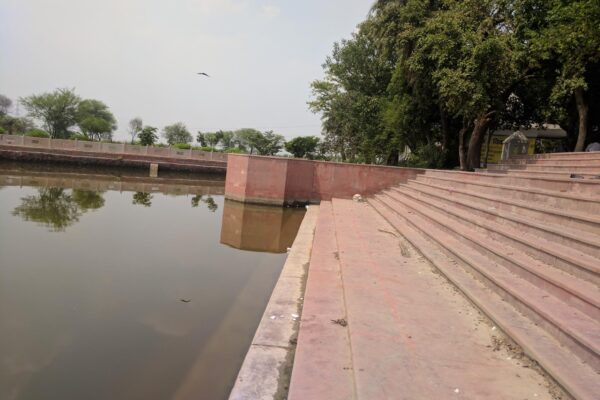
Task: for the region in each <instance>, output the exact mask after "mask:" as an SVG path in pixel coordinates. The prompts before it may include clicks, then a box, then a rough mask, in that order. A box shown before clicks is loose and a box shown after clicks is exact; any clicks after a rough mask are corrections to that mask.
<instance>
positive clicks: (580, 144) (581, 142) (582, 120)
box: [575, 88, 589, 151]
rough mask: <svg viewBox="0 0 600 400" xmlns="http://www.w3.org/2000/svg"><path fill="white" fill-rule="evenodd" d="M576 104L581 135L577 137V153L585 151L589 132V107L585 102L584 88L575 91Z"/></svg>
mask: <svg viewBox="0 0 600 400" xmlns="http://www.w3.org/2000/svg"><path fill="white" fill-rule="evenodd" d="M575 102H576V103H577V114H578V115H579V134H578V135H577V144H576V145H575V151H584V150H585V139H586V136H587V131H588V111H589V106H588V104H587V103H586V101H585V96H584V92H583V89H582V88H578V89H575Z"/></svg>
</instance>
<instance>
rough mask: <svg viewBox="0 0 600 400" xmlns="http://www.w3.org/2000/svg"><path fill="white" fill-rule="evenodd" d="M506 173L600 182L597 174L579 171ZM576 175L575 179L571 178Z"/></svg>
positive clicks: (524, 170) (515, 170)
mask: <svg viewBox="0 0 600 400" xmlns="http://www.w3.org/2000/svg"><path fill="white" fill-rule="evenodd" d="M489 172H500V171H489ZM503 172H506V173H507V174H509V175H513V176H521V177H525V178H532V177H538V178H550V179H568V180H572V181H592V182H600V179H596V176H598V172H581V171H574V172H571V171H549V170H543V169H541V170H532V169H529V168H527V169H508V170H506V171H503ZM573 175H576V177H572V176H573Z"/></svg>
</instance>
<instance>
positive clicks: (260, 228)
mask: <svg viewBox="0 0 600 400" xmlns="http://www.w3.org/2000/svg"><path fill="white" fill-rule="evenodd" d="M305 212H306V210H305V209H304V208H281V207H270V206H259V205H254V204H245V203H240V202H237V201H230V200H225V204H224V208H223V222H222V224H221V243H223V244H226V245H228V246H231V247H234V248H236V249H240V250H250V251H261V252H269V253H285V252H286V251H287V249H288V247H290V246H291V245H292V244H293V242H294V239H295V238H296V233H297V232H298V228H299V227H300V224H301V223H302V219H303V218H304V214H305Z"/></svg>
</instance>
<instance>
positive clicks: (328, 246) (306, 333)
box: [288, 201, 356, 400]
mask: <svg viewBox="0 0 600 400" xmlns="http://www.w3.org/2000/svg"><path fill="white" fill-rule="evenodd" d="M346 314H347V310H346V305H345V303H344V294H343V283H342V279H341V270H340V263H339V253H338V246H337V242H336V236H335V221H334V217H333V209H332V204H331V202H329V201H322V202H321V205H320V206H319V217H318V220H317V225H316V227H315V237H314V240H313V248H312V253H311V260H310V267H309V269H308V279H307V283H306V290H305V294H304V305H303V309H302V318H301V322H300V330H299V334H298V343H297V347H296V353H295V357H294V366H293V370H292V376H291V382H290V389H289V394H288V399H289V400H304V399H331V400H346V399H352V398H356V396H355V383H354V375H353V365H352V355H351V349H350V340H349V337H348V331H347V330H346V329H340V327H339V326H338V325H335V324H333V323H332V322H331V321H332V320H337V319H343V318H347V317H346Z"/></svg>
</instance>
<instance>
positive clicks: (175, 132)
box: [162, 122, 192, 145]
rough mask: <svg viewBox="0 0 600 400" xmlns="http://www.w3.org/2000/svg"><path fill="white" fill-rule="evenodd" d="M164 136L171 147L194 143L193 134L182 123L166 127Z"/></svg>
mask: <svg viewBox="0 0 600 400" xmlns="http://www.w3.org/2000/svg"><path fill="white" fill-rule="evenodd" d="M162 134H163V137H164V138H165V139H166V140H167V143H169V144H170V145H174V144H182V143H190V142H191V141H192V134H191V133H190V132H189V131H188V130H187V128H186V127H185V125H184V124H183V123H181V122H177V123H176V124H173V125H168V126H165V127H164V128H163V132H162Z"/></svg>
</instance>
